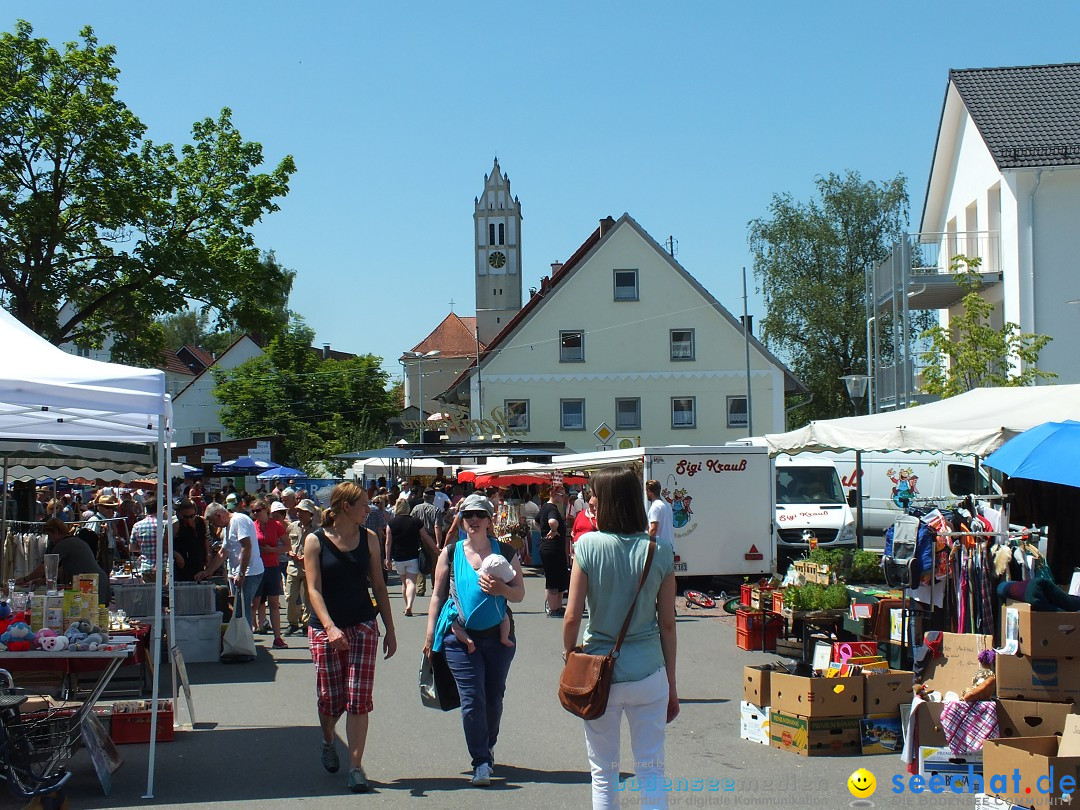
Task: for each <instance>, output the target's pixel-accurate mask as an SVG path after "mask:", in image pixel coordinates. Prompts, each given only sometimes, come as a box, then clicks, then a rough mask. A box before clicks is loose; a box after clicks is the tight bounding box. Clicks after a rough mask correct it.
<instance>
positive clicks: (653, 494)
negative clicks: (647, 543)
mask: <svg viewBox="0 0 1080 810" xmlns="http://www.w3.org/2000/svg"><path fill="white" fill-rule="evenodd" d="M645 493H646V494H647V495H648V496H649V537H651V538H652V539H654V540H655V541H656V542H657V544H660V543H667V544H668V545H669V546H671V547H672V548H675V527H674V524H673V520H674V515H673V514H672V511H671V504H669V503H668V502H667V501H665V500H664V499H663V498H661V497H660V482H659V481H652V480H650V481H646V482H645Z"/></svg>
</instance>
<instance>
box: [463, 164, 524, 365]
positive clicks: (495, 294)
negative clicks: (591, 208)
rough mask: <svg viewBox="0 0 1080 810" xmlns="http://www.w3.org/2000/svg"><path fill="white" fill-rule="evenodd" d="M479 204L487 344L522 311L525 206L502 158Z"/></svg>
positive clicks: (480, 323)
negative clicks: (515, 194) (512, 188)
mask: <svg viewBox="0 0 1080 810" xmlns="http://www.w3.org/2000/svg"><path fill="white" fill-rule="evenodd" d="M475 203H476V210H475V212H474V213H473V221H474V223H475V224H474V236H475V239H476V330H477V332H478V333H479V337H480V342H481V343H484V344H487V343H490V342H491V340H492V338H494V337H495V335H497V334H499V332H501V331H502V329H503V327H504V326H506V324H507V323H508V322H509V321H510V319H511V318H513V317H514V315H516V314H517V313H518V311H519V310H520V309H521V202H520V201H519V200H518V198H517V197H511V196H510V178H509V177H507V176H506V175H505V174H503V172H502V169H500V168H499V159H498V158H495V165H494V166H492V168H491V174H490V175H485V176H484V193H483V194H481V195H480V196H479V197H478V198H476V200H475Z"/></svg>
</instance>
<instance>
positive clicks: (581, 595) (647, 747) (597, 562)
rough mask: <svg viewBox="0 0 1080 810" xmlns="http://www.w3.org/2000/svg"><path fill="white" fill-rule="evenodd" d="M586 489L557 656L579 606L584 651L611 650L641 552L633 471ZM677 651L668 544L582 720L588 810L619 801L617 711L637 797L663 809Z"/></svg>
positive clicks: (570, 638) (576, 621)
mask: <svg viewBox="0 0 1080 810" xmlns="http://www.w3.org/2000/svg"><path fill="white" fill-rule="evenodd" d="M591 483H592V487H593V493H594V495H595V496H596V501H597V503H596V525H597V529H598V531H595V532H589V533H588V534H585V535H582V537H581V539H579V540H578V542H577V544H576V545H575V546H574V568H573V571H572V573H571V575H570V598H569V600H568V602H567V606H566V616H565V618H564V619H563V660H565V659H566V654H567V653H568V652H569V651H570V650H572V649H573V648H574V647H575V646H576V645H577V638H578V629H579V627H580V625H581V614H582V611H583V609H584V608H585V603H586V601H588V606H589V621H588V623H587V624H586V626H585V636H584V647H585V652H587V653H593V654H598V655H603V654H606V653H608V652H610V651H611V649H612V647H614V646H615V640H616V639H617V638H618V636H619V630H620V629H621V628H622V624H623V621H624V620H625V619H626V613H627V611H628V610H630V606H631V601H632V599H633V597H634V594H635V593H636V592H637V587H638V582H639V580H640V579H641V572H642V570H643V569H644V566H645V558H646V555H647V553H648V548H649V535H648V533H647V531H646V529H647V527H648V522H647V518H646V515H645V501H644V498H643V488H642V483H641V479H640V478H639V477H638V475H637V473H636V472H634V471H633V470H632V469H629V468H626V467H619V468H613V469H608V470H603V471H601V472H599V473H597V474H596V475H595V476H593V478H592V480H591ZM675 650H676V644H675V559H674V552H673V550H672V548H671V547H670V546H668V545H667V544H660V545H657V548H656V551H655V553H654V555H653V561H652V566H651V568H650V569H649V573H648V576H647V578H646V580H645V584H644V586H643V587H642V589H641V593H640V595H639V596H638V598H637V602H636V603H635V607H634V612H633V615H632V617H631V619H630V627H629V629H628V630H627V632H626V638H625V639H624V640H623V644H622V648H621V649H620V650H619V657H618V658H616V660H615V674H614V677H613V678H612V685H611V693H610V695H609V696H608V704H607V711H606V712H605V713H604V714H603V715H602V716H600V717H598V718H596V719H595V720H585V721H584V723H585V746H586V749H587V750H588V754H589V764H590V766H591V768H592V806H593V809H594V810H598V809H599V808H610V807H618V806H619V802H618V797H619V796H622V795H625V794H623V793H620V792H618V791H616V785H617V783H618V778H619V748H620V740H619V734H620V728H621V725H622V717H623V714H625V715H626V718H627V721H628V723H629V725H630V746H631V748H632V749H633V752H634V776H635V778H636V779H637V780H638V783H639V785H640V788H641V799H642V801H643V802H645V806H648V807H660V808H664V807H667V796H666V793H665V791H664V789H663V781H664V729H665V726H666V725H667V724H668V723H670V722H671V721H672V720H674V719H675V717H676V716H677V715H678V714H679V696H678V692H677V690H676V688H675Z"/></svg>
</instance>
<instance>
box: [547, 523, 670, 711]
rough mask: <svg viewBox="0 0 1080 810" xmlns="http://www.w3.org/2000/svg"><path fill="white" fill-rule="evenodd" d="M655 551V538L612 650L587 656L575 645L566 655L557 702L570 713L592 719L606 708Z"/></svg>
mask: <svg viewBox="0 0 1080 810" xmlns="http://www.w3.org/2000/svg"><path fill="white" fill-rule="evenodd" d="M655 551H656V541H655V540H650V541H649V553H648V555H647V556H646V557H645V567H644V568H643V569H642V570H641V579H640V580H639V581H638V587H637V591H636V592H635V593H634V600H633V601H632V602H631V603H630V609H629V610H628V611H627V612H626V619H625V620H624V621H623V625H622V629H621V630H620V631H619V637H618V638H617V639H616V640H615V646H614V647H612V648H611V652H609V653H608V654H607V655H590V654H588V653H585V652H582V650H581V647H575V648H574V649H573V650H571V651H570V653H569V654H568V655H567V656H566V664H565V665H564V666H563V671H562V675H561V676H559V702H560V703H561V704H562V707H563V708H564V709H566V710H567V711H568V712H570V714H573V715H576V716H577V717H580V718H581V719H582V720H595V719H596V718H597V717H600V716H601V715H602V714H603V713H604V712H606V711H607V702H608V693H609V692H610V691H611V678H612V675H614V674H615V659H616V658H618V657H619V648H620V647H622V643H623V639H624V638H625V637H626V631H627V630H629V629H630V619H631V617H632V616H633V615H634V606H635V605H636V604H637V600H638V596H640V595H641V589H642V587H644V585H645V577H647V576H648V575H649V568H651V567H652V560H653V553H654V552H655Z"/></svg>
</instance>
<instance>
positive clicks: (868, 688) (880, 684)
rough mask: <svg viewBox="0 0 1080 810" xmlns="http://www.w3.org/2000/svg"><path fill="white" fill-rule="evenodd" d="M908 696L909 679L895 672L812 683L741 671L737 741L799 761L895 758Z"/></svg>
mask: <svg viewBox="0 0 1080 810" xmlns="http://www.w3.org/2000/svg"><path fill="white" fill-rule="evenodd" d="M839 646H840V645H836V647H837V648H839ZM834 654H838V650H834ZM911 692H912V673H911V672H904V671H900V670H888V669H885V670H877V671H867V672H863V673H860V674H858V675H853V676H847V677H833V678H819V677H813V678H811V677H805V676H802V675H792V674H789V673H788V672H786V671H785V670H783V669H782V668H781V669H779V670H775V669H774V670H772V671H770V670H769V669H768V668H763V667H746V668H745V670H744V677H743V701H742V703H741V705H740V711H741V718H740V735H741V737H742V738H743V739H745V740H750V741H751V742H757V743H761V744H763V745H771V746H772V747H774V748H779V749H781V750H784V751H790V752H792V753H795V754H800V755H802V756H826V755H830V756H836V755H848V754H886V753H888V754H898V753H899V751H900V747H901V744H902V740H903V736H902V733H901V729H900V706H901V705H903V704H905V703H910V702H911Z"/></svg>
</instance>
